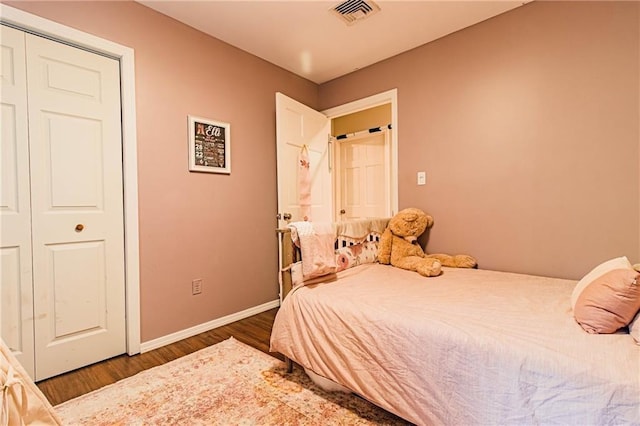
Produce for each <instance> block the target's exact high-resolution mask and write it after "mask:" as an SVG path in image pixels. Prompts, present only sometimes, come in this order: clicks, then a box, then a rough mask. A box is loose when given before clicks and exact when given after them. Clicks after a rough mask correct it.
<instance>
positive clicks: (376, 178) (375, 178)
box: [336, 132, 391, 220]
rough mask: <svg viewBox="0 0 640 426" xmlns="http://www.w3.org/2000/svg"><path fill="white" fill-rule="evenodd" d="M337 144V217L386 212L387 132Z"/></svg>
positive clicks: (355, 217) (387, 189)
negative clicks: (339, 195)
mask: <svg viewBox="0 0 640 426" xmlns="http://www.w3.org/2000/svg"><path fill="white" fill-rule="evenodd" d="M336 143H339V144H340V147H339V151H340V167H339V169H338V174H339V179H340V181H341V186H340V194H341V197H340V198H341V200H340V203H341V205H340V208H341V210H340V216H339V217H340V220H352V219H362V218H367V217H384V216H386V215H388V206H389V188H390V186H391V185H390V184H389V173H388V169H389V167H388V164H389V161H388V158H387V156H386V152H387V146H386V145H387V144H386V132H379V133H373V134H370V135H366V136H364V137H360V138H357V139H353V140H349V139H347V140H346V141H344V142H341V141H337V142H336ZM343 212H344V213H343Z"/></svg>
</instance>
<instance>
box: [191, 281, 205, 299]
mask: <svg viewBox="0 0 640 426" xmlns="http://www.w3.org/2000/svg"><path fill="white" fill-rule="evenodd" d="M200 293H202V279H201V278H198V279H197V280H193V281H191V294H193V295H195V294H200Z"/></svg>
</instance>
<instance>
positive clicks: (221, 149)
mask: <svg viewBox="0 0 640 426" xmlns="http://www.w3.org/2000/svg"><path fill="white" fill-rule="evenodd" d="M188 118H189V171H192V172H207V173H227V174H229V173H231V125H230V124H229V123H222V122H220V121H214V120H209V119H207V118H200V117H194V116H192V115H190V116H188Z"/></svg>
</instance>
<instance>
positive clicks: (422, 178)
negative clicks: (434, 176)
mask: <svg viewBox="0 0 640 426" xmlns="http://www.w3.org/2000/svg"><path fill="white" fill-rule="evenodd" d="M426 183H427V173H426V172H418V185H425V184H426Z"/></svg>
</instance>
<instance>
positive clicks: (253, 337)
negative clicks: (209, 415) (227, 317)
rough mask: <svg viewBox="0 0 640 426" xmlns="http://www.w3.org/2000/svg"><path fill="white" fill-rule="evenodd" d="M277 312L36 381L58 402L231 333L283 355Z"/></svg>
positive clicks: (213, 343)
mask: <svg viewBox="0 0 640 426" xmlns="http://www.w3.org/2000/svg"><path fill="white" fill-rule="evenodd" d="M276 312H278V309H277V308H275V309H271V310H268V311H265V312H262V313H260V314H257V315H254V316H252V317H249V318H245V319H243V320H240V321H236V322H234V323H231V324H228V325H225V326H222V327H218V328H216V329H213V330H210V331H207V332H204V333H200V334H198V335H196V336H192V337H189V338H187V339H184V340H181V341H179V342H175V343H172V344H170V345H167V346H163V347H161V348H158V349H155V350H153V351H149V352H145V353H143V354H138V355H134V356H128V355H120V356H117V357H115V358H111V359H108V360H106V361H102V362H99V363H96V364H93V365H89V366H87V367H83V368H80V369H78V370H74V371H71V372H69V373H65V374H61V375H60V376H56V377H52V378H50V379H47V380H43V381H40V382H38V383H37V385H38V387H39V388H40V390H41V391H42V393H44V394H45V396H46V397H47V399H49V402H51V404H52V405H58V404H60V403H62V402H64V401H67V400H69V399H72V398H76V397H78V396H80V395H83V394H85V393H88V392H91V391H93V390H96V389H99V388H101V387H103V386H106V385H109V384H111V383H115V382H117V381H118V380H121V379H124V378H126V377H130V376H133V375H134V374H137V373H139V372H141V371H143V370H147V369H149V368H153V367H156V366H158V365H161V364H164V363H166V362H169V361H173V360H174V359H176V358H179V357H181V356H185V355H188V354H190V353H193V352H196V351H199V350H200V349H204V348H205V347H207V346H211V345H215V344H216V343H220V342H222V341H223V340H226V339H228V338H229V337H233V338H235V339H237V340H238V341H240V342H242V343H245V344H247V345H250V346H253V347H254V348H256V349H258V350H260V351H262V352H265V353H267V354H269V355H272V356H276V357H278V358H280V359H284V358H283V357H282V356H281V355H280V354H273V353H269V339H270V338H271V328H272V326H273V321H274V319H275V316H276Z"/></svg>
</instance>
